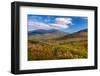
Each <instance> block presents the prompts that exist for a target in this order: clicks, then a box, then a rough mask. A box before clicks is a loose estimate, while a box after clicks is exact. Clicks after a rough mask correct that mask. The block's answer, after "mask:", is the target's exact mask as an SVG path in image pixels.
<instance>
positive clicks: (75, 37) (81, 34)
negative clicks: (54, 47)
mask: <svg viewBox="0 0 100 76" xmlns="http://www.w3.org/2000/svg"><path fill="white" fill-rule="evenodd" d="M87 31H88V30H87V29H84V30H80V31H78V32H75V33H72V34H68V35H65V36H63V37H60V38H57V39H56V40H67V41H79V40H87Z"/></svg>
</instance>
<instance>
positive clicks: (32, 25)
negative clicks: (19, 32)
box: [28, 21, 51, 31]
mask: <svg viewBox="0 0 100 76" xmlns="http://www.w3.org/2000/svg"><path fill="white" fill-rule="evenodd" d="M36 29H51V27H50V26H49V25H48V24H45V23H42V22H33V21H29V22H28V30H29V31H31V30H36Z"/></svg>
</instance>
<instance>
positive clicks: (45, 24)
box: [27, 15, 88, 33]
mask: <svg viewBox="0 0 100 76" xmlns="http://www.w3.org/2000/svg"><path fill="white" fill-rule="evenodd" d="M27 17H28V31H33V30H38V29H44V30H50V29H57V30H60V31H64V32H70V33H73V32H76V31H79V30H82V29H86V28H87V26H88V18H87V17H75V16H53V15H51V16H50V15H28V16H27Z"/></svg>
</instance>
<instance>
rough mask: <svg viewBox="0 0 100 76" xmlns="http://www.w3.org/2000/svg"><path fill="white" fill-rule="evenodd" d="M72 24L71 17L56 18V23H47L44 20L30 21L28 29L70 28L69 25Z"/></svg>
mask: <svg viewBox="0 0 100 76" xmlns="http://www.w3.org/2000/svg"><path fill="white" fill-rule="evenodd" d="M68 24H72V19H71V18H56V19H55V23H51V24H46V23H43V22H34V21H29V22H28V30H29V31H31V30H37V29H46V30H48V29H68V28H69V25H68Z"/></svg>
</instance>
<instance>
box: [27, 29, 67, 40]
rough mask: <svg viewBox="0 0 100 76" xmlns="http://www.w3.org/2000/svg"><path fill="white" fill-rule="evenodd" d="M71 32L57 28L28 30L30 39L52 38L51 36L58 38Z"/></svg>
mask: <svg viewBox="0 0 100 76" xmlns="http://www.w3.org/2000/svg"><path fill="white" fill-rule="evenodd" d="M67 34H69V33H67V32H63V31H59V30H56V29H50V30H43V29H38V30H34V31H29V32H28V37H29V39H34V38H35V39H36V38H37V39H38V38H39V39H50V38H58V37H62V36H65V35H67Z"/></svg>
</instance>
